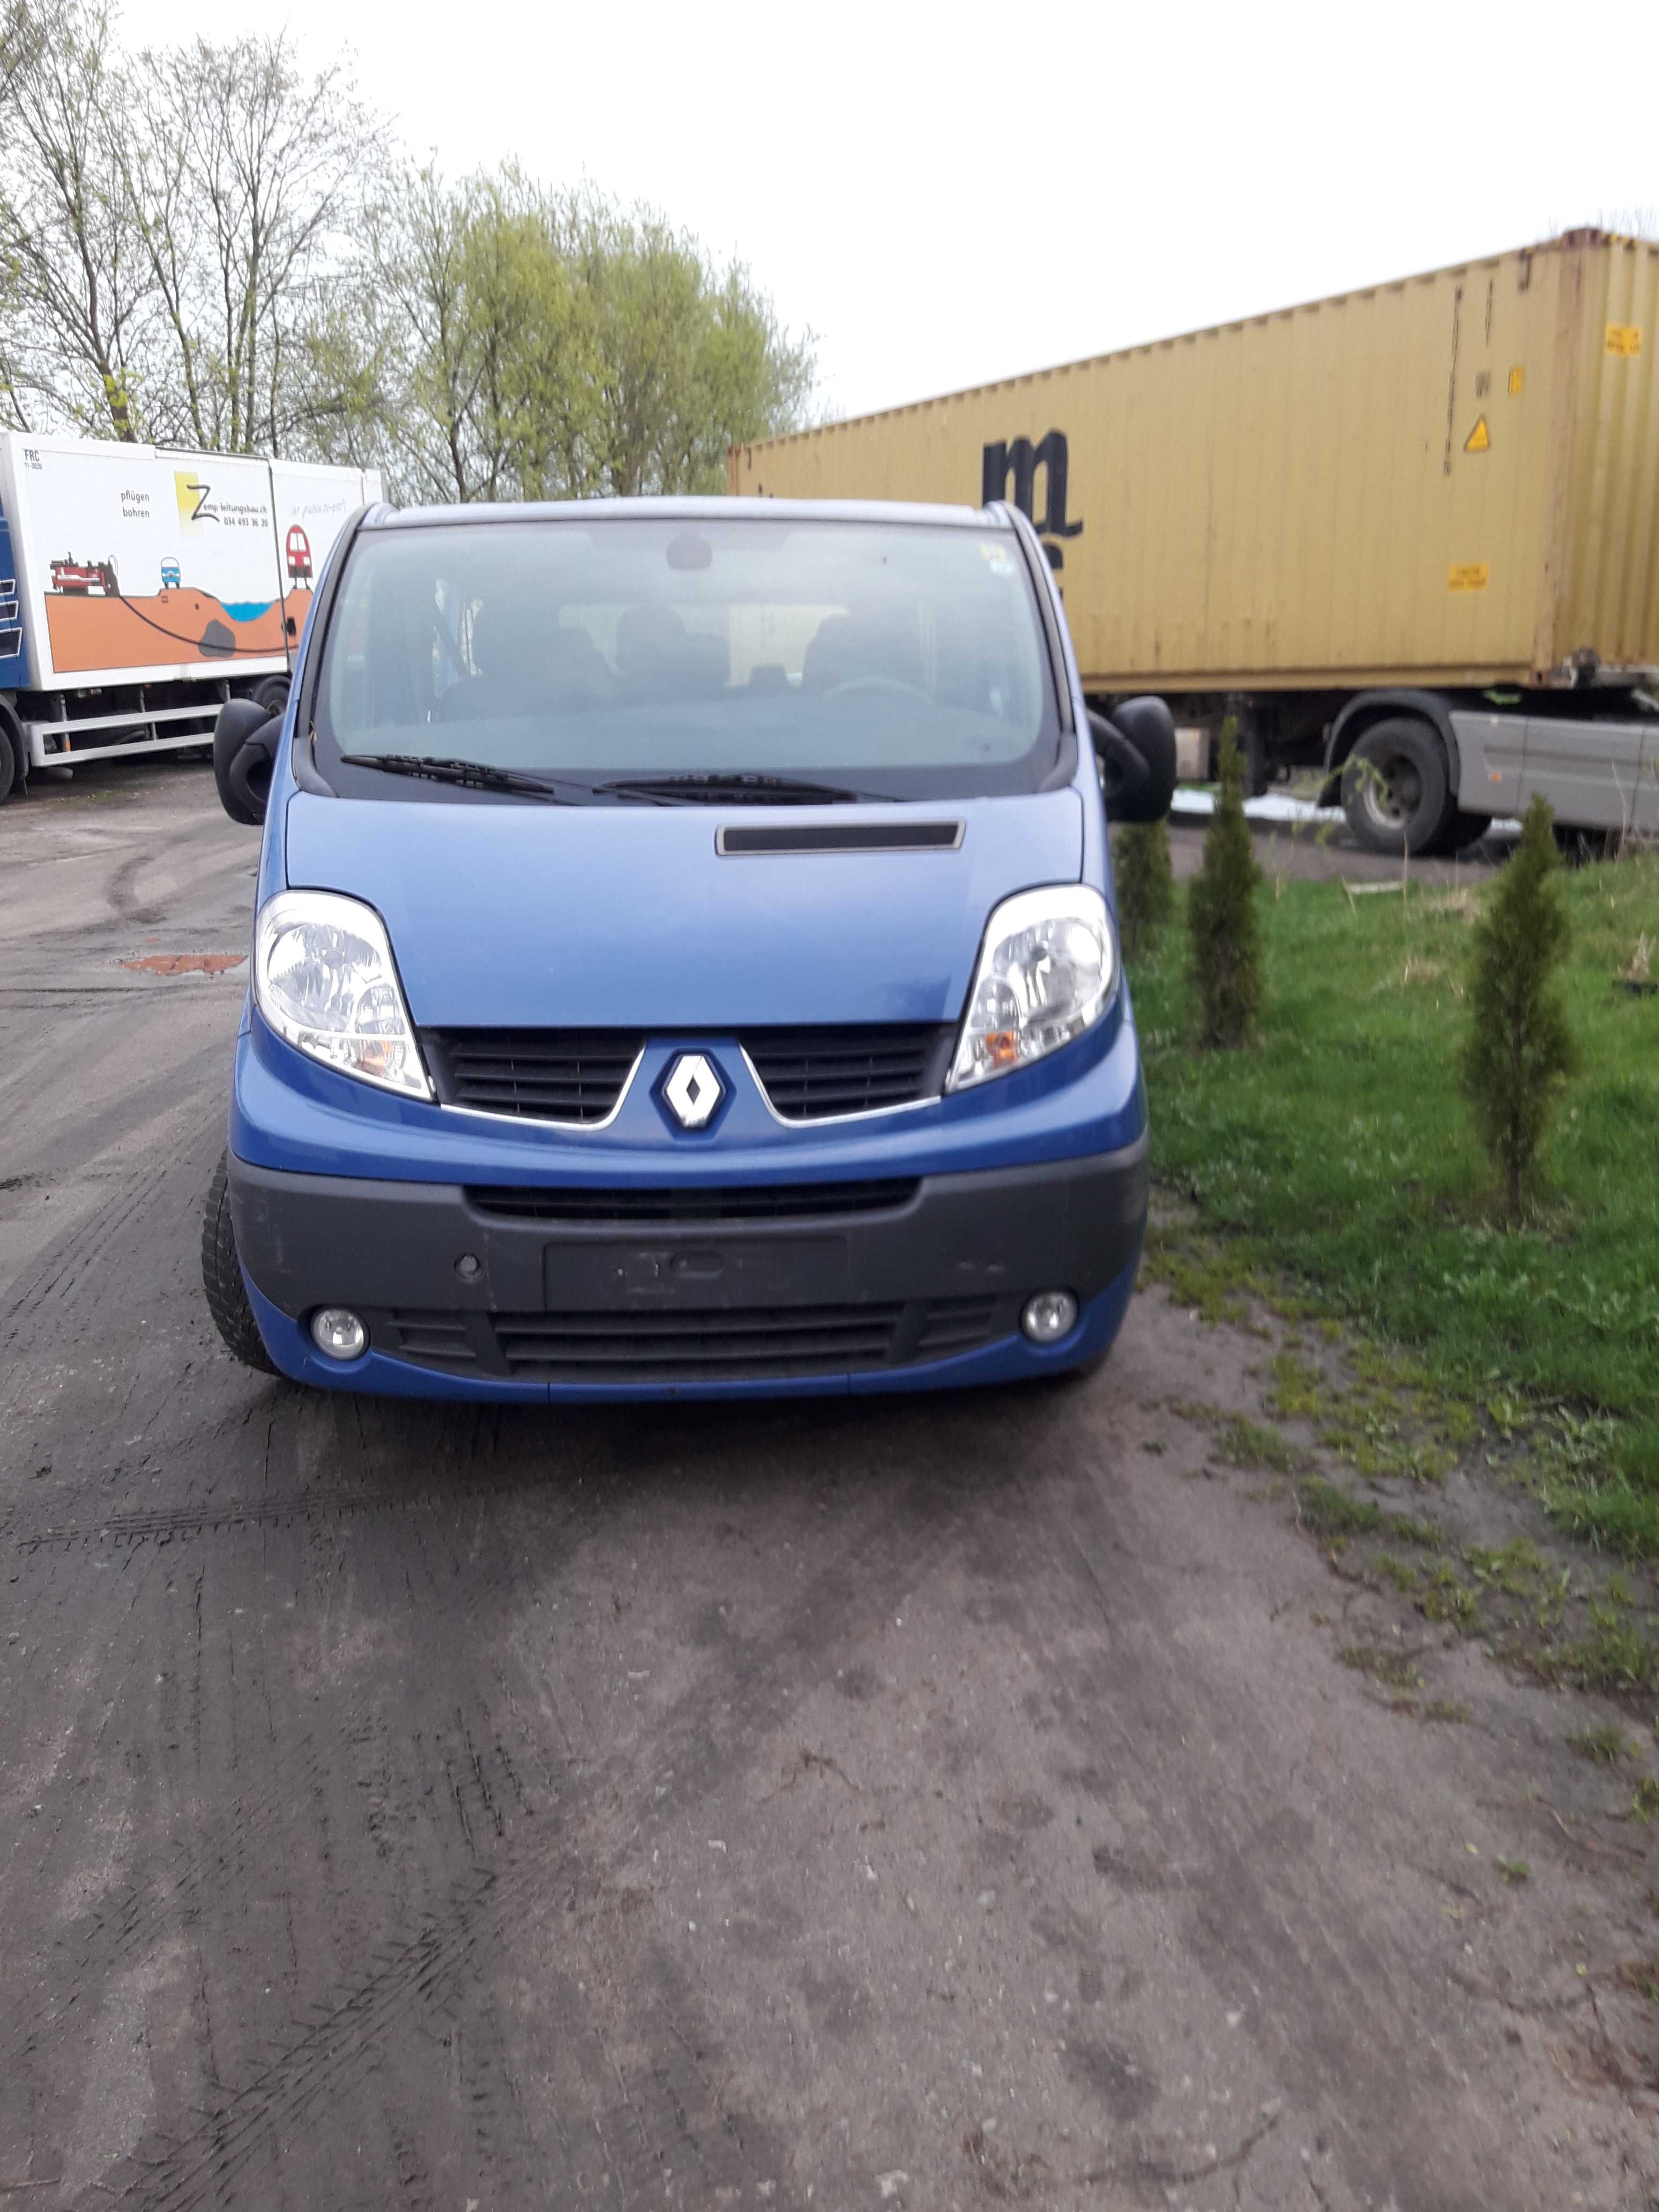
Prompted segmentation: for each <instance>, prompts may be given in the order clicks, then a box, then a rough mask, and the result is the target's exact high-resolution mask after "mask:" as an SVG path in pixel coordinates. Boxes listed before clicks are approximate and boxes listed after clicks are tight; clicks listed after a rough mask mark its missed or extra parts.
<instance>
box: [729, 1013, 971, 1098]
mask: <svg viewBox="0 0 1659 2212" xmlns="http://www.w3.org/2000/svg"><path fill="white" fill-rule="evenodd" d="M955 1036H956V1031H955V1030H954V1029H953V1028H952V1027H951V1026H950V1025H949V1024H939V1023H936V1022H872V1023H867V1024H860V1025H858V1026H856V1027H854V1026H853V1025H851V1024H847V1025H842V1026H837V1027H835V1028H822V1029H810V1030H807V1029H796V1030H783V1029H777V1030H744V1032H743V1034H742V1036H741V1037H740V1038H739V1040H738V1042H740V1043H741V1044H742V1046H743V1048H744V1051H745V1052H746V1053H747V1054H748V1055H749V1058H750V1062H751V1064H752V1065H753V1067H754V1070H755V1073H756V1074H757V1076H758V1077H759V1079H760V1081H761V1085H762V1088H763V1090H764V1091H765V1092H766V1095H767V1097H769V1099H770V1100H771V1102H772V1109H773V1111H774V1112H775V1113H776V1114H780V1115H782V1116H783V1118H784V1119H785V1120H786V1121H826V1120H828V1119H829V1118H830V1117H831V1116H832V1115H838V1114H869V1113H874V1112H877V1111H878V1110H879V1109H882V1108H883V1107H888V1106H908V1105H911V1104H912V1103H915V1101H916V1100H918V1099H921V1098H935V1097H938V1096H939V1092H940V1091H942V1090H943V1089H944V1087H945V1073H946V1070H947V1068H948V1067H949V1065H950V1058H951V1045H952V1043H953V1042H954V1041H955Z"/></svg>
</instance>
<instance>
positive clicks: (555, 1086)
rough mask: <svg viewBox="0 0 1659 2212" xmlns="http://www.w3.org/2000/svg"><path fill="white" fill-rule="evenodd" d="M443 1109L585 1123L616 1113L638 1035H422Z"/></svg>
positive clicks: (516, 1032)
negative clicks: (467, 1107)
mask: <svg viewBox="0 0 1659 2212" xmlns="http://www.w3.org/2000/svg"><path fill="white" fill-rule="evenodd" d="M421 1042H422V1046H423V1047H424V1048H425V1051H426V1057H427V1064H428V1066H429V1067H430V1068H431V1070H432V1079H433V1081H434V1082H435V1084H436V1085H437V1088H438V1096H439V1097H440V1098H441V1100H442V1102H443V1103H444V1104H445V1105H446V1106H471V1107H472V1108H474V1109H477V1111H479V1112H481V1113H486V1114H517V1115H522V1116H524V1117H526V1119H529V1120H533V1121H575V1122H580V1123H581V1124H583V1125H585V1126H586V1125H591V1124H592V1123H593V1122H595V1121H604V1120H605V1118H606V1117H607V1115H611V1114H612V1113H614V1112H615V1110H616V1106H617V1100H618V1099H619V1098H620V1097H622V1093H623V1085H624V1084H625V1083H626V1082H627V1080H628V1076H629V1069H630V1068H631V1067H632V1066H633V1065H634V1063H635V1060H637V1059H638V1058H639V1055H640V1048H641V1046H642V1045H643V1044H644V1042H645V1039H644V1037H643V1036H638V1035H635V1034H632V1033H630V1032H629V1031H627V1030H423V1031H422V1036H421Z"/></svg>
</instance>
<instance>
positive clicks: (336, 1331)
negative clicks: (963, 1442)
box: [311, 1300, 1036, 1359]
mask: <svg viewBox="0 0 1659 2212" xmlns="http://www.w3.org/2000/svg"><path fill="white" fill-rule="evenodd" d="M1035 1303H1036V1302H1035V1300H1034V1301H1033V1304H1035ZM1028 1311H1029V1308H1028ZM311 1340H312V1342H313V1344H314V1345H315V1346H316V1347H317V1349H318V1351H319V1352H322V1353H324V1354H325V1356H326V1357H327V1358H330V1359H361V1358H362V1356H363V1353H364V1352H365V1351H366V1350H367V1348H368V1330H367V1329H366V1328H364V1327H363V1325H362V1322H360V1321H359V1320H358V1318H357V1316H356V1314H355V1313H351V1312H349V1310H347V1309H346V1308H345V1307H344V1306H319V1308H318V1310H317V1311H316V1312H315V1313H314V1314H313V1316H311Z"/></svg>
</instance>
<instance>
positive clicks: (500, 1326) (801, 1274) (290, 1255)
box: [229, 1136, 1147, 1374]
mask: <svg viewBox="0 0 1659 2212" xmlns="http://www.w3.org/2000/svg"><path fill="white" fill-rule="evenodd" d="M229 1165H230V1200H231V1212H232V1216H233V1218H234V1222H235V1225H236V1242H237V1249H238V1251H239V1253H240V1257H241V1261H242V1264H243V1266H244V1267H246V1270H247V1273H248V1274H249V1276H250V1277H251V1278H252V1281H253V1282H254V1284H255V1285H257V1286H258V1289H259V1290H260V1291H262V1292H263V1293H264V1296H265V1297H267V1298H269V1299H270V1301H271V1303H272V1304H274V1305H276V1306H278V1307H280V1308H281V1309H282V1310H283V1312H284V1313H287V1314H289V1315H292V1316H295V1317H296V1318H297V1317H301V1316H304V1315H306V1314H307V1312H309V1311H310V1310H312V1309H313V1308H315V1307H317V1306H319V1305H344V1306H349V1307H351V1308H352V1309H353V1310H355V1311H356V1312H357V1313H359V1314H361V1315H362V1316H363V1318H364V1319H365V1321H366V1322H368V1328H369V1334H370V1340H371V1342H372V1343H373V1344H374V1346H376V1348H377V1349H380V1350H384V1351H386V1352H391V1353H392V1354H393V1355H394V1356H398V1357H401V1358H411V1359H416V1360H419V1361H421V1362H422V1364H433V1365H441V1366H444V1367H448V1368H451V1369H452V1370H453V1369H454V1368H456V1367H458V1366H460V1365H463V1364H464V1365H465V1367H466V1368H467V1369H468V1370H470V1371H472V1372H475V1373H478V1372H483V1373H495V1374H504V1373H512V1372H516V1371H522V1370H526V1367H528V1368H533V1369H535V1370H537V1371H540V1370H541V1369H543V1368H544V1367H546V1366H547V1365H548V1364H549V1363H550V1360H551V1359H552V1358H553V1357H554V1355H553V1353H551V1352H549V1350H548V1345H549V1343H550V1340H551V1338H550V1330H551V1328H552V1325H551V1324H550V1323H549V1322H547V1321H546V1320H545V1319H544V1317H545V1316H553V1317H555V1321H556V1335H557V1340H558V1344H559V1346H561V1347H565V1346H568V1347H569V1349H568V1353H567V1352H566V1351H565V1350H563V1349H561V1351H560V1352H559V1355H558V1356H559V1358H560V1359H561V1360H563V1359H565V1358H567V1357H568V1359H569V1360H571V1361H572V1362H574V1364H576V1365H579V1366H582V1365H592V1364H595V1363H598V1362H601V1361H604V1360H609V1359H611V1358H616V1359H617V1360H619V1361H621V1362H623V1364H627V1365H629V1366H630V1367H634V1368H643V1366H645V1365H646V1364H649V1362H650V1358H651V1355H650V1354H649V1350H648V1347H649V1345H650V1343H652V1342H653V1341H657V1340H661V1342H662V1343H663V1344H664V1346H665V1347H666V1346H667V1344H668V1342H669V1341H670V1340H671V1341H672V1342H673V1344H674V1346H675V1348H676V1349H675V1356H676V1358H679V1357H680V1356H681V1355H682V1354H684V1357H686V1358H695V1359H696V1361H697V1362H698V1364H702V1360H703V1358H705V1357H712V1356H714V1350H716V1349H717V1348H718V1345H719V1342H720V1340H721V1338H722V1337H723V1336H731V1337H732V1349H733V1350H734V1351H735V1349H736V1346H737V1341H738V1339H739V1338H740V1340H741V1342H742V1344H743V1346H744V1356H745V1358H750V1357H751V1356H752V1357H753V1358H762V1359H769V1358H771V1357H772V1356H773V1355H772V1354H771V1353H770V1352H768V1351H767V1349H766V1347H765V1346H759V1348H758V1349H757V1345H758V1340H759V1336H760V1335H761V1334H767V1335H771V1334H775V1332H776V1330H777V1329H778V1328H779V1327H781V1326H784V1327H787V1328H788V1329H789V1330H790V1331H791V1332H792V1334H793V1348H794V1349H795V1350H796V1351H799V1352H803V1353H805V1352H808V1351H809V1348H810V1351H811V1357H812V1358H814V1359H816V1358H819V1357H822V1358H824V1359H829V1358H838V1357H839V1352H838V1350H837V1346H838V1345H839V1346H840V1349H842V1350H848V1351H850V1350H853V1349H854V1348H855V1345H854V1340H856V1346H862V1347H864V1348H865V1349H866V1351H867V1352H868V1353H869V1354H870V1357H871V1358H872V1360H873V1359H874V1358H875V1355H876V1348H877V1347H876V1336H877V1334H879V1336H880V1342H881V1350H880V1356H879V1364H884V1365H891V1364H907V1363H908V1362H913V1361H915V1360H918V1359H922V1358H937V1357H941V1356H944V1355H945V1353H946V1352H950V1351H953V1350H957V1349H965V1348H968V1346H969V1345H970V1344H972V1343H983V1342H987V1341H990V1340H994V1339H995V1338H996V1337H998V1336H1002V1335H1007V1334H1012V1331H1013V1330H1014V1328H1016V1327H1017V1326H1018V1314H1019V1310H1020V1307H1021V1306H1022V1305H1023V1304H1024V1301H1025V1300H1026V1299H1027V1298H1028V1297H1030V1296H1031V1295H1032V1293H1033V1292H1034V1291H1042V1290H1051V1289H1054V1290H1069V1291H1072V1292H1073V1294H1074V1295H1075V1296H1076V1297H1077V1298H1078V1300H1079V1304H1087V1302H1088V1301H1089V1299H1091V1297H1094V1296H1095V1295H1096V1294H1097V1292H1099V1291H1103V1290H1104V1289H1105V1288H1106V1286H1107V1285H1109V1283H1111V1282H1113V1281H1115V1279H1117V1277H1118V1276H1120V1275H1121V1273H1122V1272H1123V1270H1124V1269H1125V1267H1128V1266H1130V1265H1131V1264H1132V1263H1133V1261H1134V1259H1135V1258H1136V1256H1137V1255H1138V1254H1139V1249H1140V1243H1141V1239H1142V1237H1143V1235H1144V1232H1145V1229H1146V1184H1147V1174H1146V1139H1145V1137H1144V1136H1143V1137H1142V1138H1141V1139H1139V1142H1137V1143H1136V1144H1134V1145H1133V1146H1128V1147H1127V1148H1126V1149H1125V1150H1123V1151H1121V1152H1110V1153H1106V1154H1103V1155H1098V1156H1096V1157H1094V1158H1085V1159H1075V1160H1065V1161H1058V1162H1050V1163H1046V1164H1042V1165H1041V1166H1036V1167H1009V1168H1000V1169H989V1170H981V1171H979V1172H977V1173H975V1174H971V1175H944V1176H924V1177H922V1178H921V1180H920V1181H919V1182H916V1183H915V1187H914V1189H913V1190H911V1191H910V1192H909V1193H908V1194H906V1195H904V1196H903V1197H902V1200H901V1202H899V1203H897V1204H895V1205H892V1206H884V1207H882V1208H881V1209H880V1210H877V1211H865V1212H857V1213H850V1214H841V1213H837V1212H834V1211H833V1210H829V1211H826V1210H825V1202H824V1200H823V1188H824V1187H823V1186H822V1185H820V1186H817V1187H816V1193H815V1197H814V1208H815V1210H814V1211H812V1212H809V1213H804V1214H802V1215H800V1216H799V1217H796V1218H787V1217H786V1218H778V1219H767V1220H763V1221H755V1220H739V1221H707V1220H698V1221H692V1222H681V1221H671V1222H665V1223H660V1224H658V1223H645V1222H640V1221H628V1222H624V1223H616V1222H609V1221H604V1222H595V1221H581V1222H568V1221H556V1222H550V1221H546V1220H540V1221H538V1220H526V1219H519V1218H510V1217H507V1216H506V1215H504V1214H502V1213H501V1212H496V1211H492V1210H491V1208H490V1205H489V1199H488V1195H487V1194H479V1193H477V1192H469V1191H467V1190H465V1189H463V1188H460V1187H459V1185H456V1184H453V1183H419V1182H369V1181H363V1180H358V1179H353V1178H346V1177H343V1176H312V1175H291V1174H288V1173H286V1172H283V1171H281V1170H275V1169H270V1168H259V1167H252V1166H249V1165H248V1164H246V1163H245V1162H243V1161H240V1160H239V1159H237V1158H235V1157H234V1154H233V1156H232V1158H231V1160H230V1164H229ZM878 1316H879V1317H880V1318H879V1329H876V1328H875V1324H876V1322H877V1321H878ZM636 1323H637V1327H635V1324H636ZM820 1323H821V1326H820ZM803 1332H805V1334H803ZM809 1339H810V1346H809ZM579 1340H580V1341H579ZM693 1340H695V1344H696V1346H702V1347H704V1349H703V1350H695V1349H692V1348H690V1347H692V1346H693ZM580 1342H586V1346H587V1347H588V1348H587V1351H586V1352H580ZM790 1352H791V1346H790V1345H789V1344H787V1343H785V1342H783V1341H780V1342H779V1343H778V1344H777V1346H776V1347H775V1357H776V1358H777V1359H778V1361H780V1362H785V1361H787V1359H788V1358H789V1356H790Z"/></svg>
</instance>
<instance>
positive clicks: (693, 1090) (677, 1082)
mask: <svg viewBox="0 0 1659 2212" xmlns="http://www.w3.org/2000/svg"><path fill="white" fill-rule="evenodd" d="M725 1094H726V1086H725V1085H724V1084H723V1083H722V1082H721V1081H720V1077H719V1075H718V1074H717V1073H715V1071H714V1064H713V1062H712V1061H710V1060H705V1059H704V1057H703V1055H702V1053H700V1052H683V1053H682V1054H680V1056H679V1058H678V1060H676V1061H675V1062H674V1065H673V1066H672V1067H671V1068H670V1070H669V1071H668V1080H667V1082H666V1083H665V1084H664V1085H663V1087H662V1095H663V1097H665V1099H666V1100H667V1102H668V1107H669V1110H670V1112H671V1114H672V1115H673V1116H674V1119H675V1120H676V1121H678V1123H679V1125H680V1127H681V1128H682V1129H702V1128H704V1127H707V1125H708V1122H709V1121H710V1120H711V1119H712V1118H713V1115H714V1109H715V1108H716V1107H717V1106H718V1105H719V1104H720V1100H721V1098H722V1097H724V1096H725Z"/></svg>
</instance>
